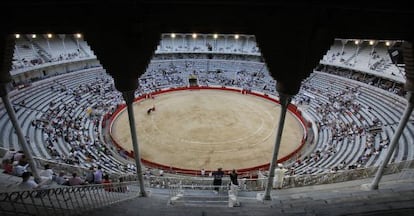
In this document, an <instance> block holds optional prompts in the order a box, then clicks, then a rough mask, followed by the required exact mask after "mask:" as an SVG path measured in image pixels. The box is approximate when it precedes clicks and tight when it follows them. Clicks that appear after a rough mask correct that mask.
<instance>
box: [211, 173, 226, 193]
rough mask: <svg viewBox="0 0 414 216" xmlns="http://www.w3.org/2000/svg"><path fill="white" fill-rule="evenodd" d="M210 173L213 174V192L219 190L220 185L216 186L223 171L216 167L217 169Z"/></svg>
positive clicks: (219, 183)
mask: <svg viewBox="0 0 414 216" xmlns="http://www.w3.org/2000/svg"><path fill="white" fill-rule="evenodd" d="M212 175H213V178H214V179H213V185H214V186H215V187H214V191H215V193H218V192H219V190H220V187H218V186H220V185H221V180H222V178H223V176H224V172H223V170H222V169H221V168H218V169H217V171H215V172H213V174H212Z"/></svg>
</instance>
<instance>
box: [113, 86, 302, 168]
mask: <svg viewBox="0 0 414 216" xmlns="http://www.w3.org/2000/svg"><path fill="white" fill-rule="evenodd" d="M153 105H155V107H156V111H155V112H152V113H151V114H150V115H148V114H147V109H148V108H150V107H152V106H153ZM134 111H135V120H136V126H137V134H138V143H139V147H140V151H141V157H142V159H145V160H148V161H152V162H155V163H158V164H163V165H165V166H173V167H177V168H184V169H193V170H200V169H202V168H204V169H206V170H215V169H217V168H218V167H222V168H223V169H225V170H227V169H233V168H235V169H241V168H249V167H255V166H259V165H263V164H266V163H269V162H270V160H271V157H272V151H273V146H274V142H275V137H276V127H277V123H278V120H279V111H280V107H279V105H277V104H275V103H273V102H271V101H268V100H265V99H263V98H260V97H256V96H252V95H242V94H240V93H236V92H228V91H220V90H192V91H189V90H187V91H176V92H169V93H164V94H162V95H158V96H156V97H155V99H146V100H143V101H140V102H136V103H135V104H134ZM112 137H113V138H114V139H115V140H116V141H117V142H118V143H119V144H120V145H121V146H123V148H124V149H125V150H127V151H132V150H133V147H132V142H131V137H130V132H129V125H128V115H127V111H126V109H125V110H124V111H122V112H121V113H120V114H119V115H118V117H117V118H116V119H115V120H114V122H113V125H112ZM302 137H303V127H302V125H301V124H300V122H299V120H298V119H297V118H296V117H294V115H292V114H291V113H288V115H287V116H286V121H285V127H284V132H283V136H282V143H281V148H280V150H279V158H281V157H283V156H286V155H288V154H289V153H290V152H292V151H294V150H295V149H296V148H298V147H299V146H300V142H301V140H302Z"/></svg>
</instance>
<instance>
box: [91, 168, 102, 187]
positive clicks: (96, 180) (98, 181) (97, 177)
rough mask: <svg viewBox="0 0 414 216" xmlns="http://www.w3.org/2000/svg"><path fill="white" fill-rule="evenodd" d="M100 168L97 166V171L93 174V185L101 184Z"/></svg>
mask: <svg viewBox="0 0 414 216" xmlns="http://www.w3.org/2000/svg"><path fill="white" fill-rule="evenodd" d="M102 176H103V172H102V167H101V165H99V166H98V169H97V170H96V171H95V172H94V173H93V183H95V184H101V183H102Z"/></svg>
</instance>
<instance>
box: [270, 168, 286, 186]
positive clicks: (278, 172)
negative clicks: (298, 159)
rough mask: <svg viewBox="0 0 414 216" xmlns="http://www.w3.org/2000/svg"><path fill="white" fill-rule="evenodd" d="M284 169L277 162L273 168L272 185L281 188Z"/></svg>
mask: <svg viewBox="0 0 414 216" xmlns="http://www.w3.org/2000/svg"><path fill="white" fill-rule="evenodd" d="M286 171H287V169H285V168H283V164H281V163H279V164H277V168H276V169H275V178H274V179H273V187H275V188H278V189H282V187H283V179H284V177H285V172H286Z"/></svg>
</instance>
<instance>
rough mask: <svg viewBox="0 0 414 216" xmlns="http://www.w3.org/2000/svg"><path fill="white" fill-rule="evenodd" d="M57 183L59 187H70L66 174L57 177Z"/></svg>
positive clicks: (61, 173)
mask: <svg viewBox="0 0 414 216" xmlns="http://www.w3.org/2000/svg"><path fill="white" fill-rule="evenodd" d="M55 182H56V183H57V184H58V185H69V184H68V179H67V178H66V177H65V172H60V173H59V176H56V177H55Z"/></svg>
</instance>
